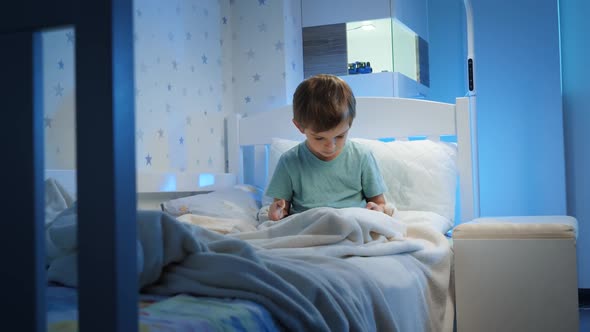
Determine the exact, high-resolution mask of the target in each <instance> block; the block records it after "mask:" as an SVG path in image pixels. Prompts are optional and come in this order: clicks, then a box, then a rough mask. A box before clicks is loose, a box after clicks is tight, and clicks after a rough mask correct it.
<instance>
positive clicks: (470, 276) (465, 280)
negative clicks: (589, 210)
mask: <svg viewBox="0 0 590 332" xmlns="http://www.w3.org/2000/svg"><path fill="white" fill-rule="evenodd" d="M576 234H577V220H576V219H575V218H573V217H568V216H536V217H533V216H527V217H500V218H479V219H475V220H473V221H471V222H468V223H464V224H461V225H459V226H457V227H456V228H455V229H454V231H453V250H454V253H455V261H454V277H455V297H456V298H455V301H456V318H457V331H458V332H485V331H494V332H495V331H518V332H526V331H534V332H540V331H551V332H553V331H572V332H578V329H579V316H578V315H579V313H578V282H577V268H576V236H577V235H576Z"/></svg>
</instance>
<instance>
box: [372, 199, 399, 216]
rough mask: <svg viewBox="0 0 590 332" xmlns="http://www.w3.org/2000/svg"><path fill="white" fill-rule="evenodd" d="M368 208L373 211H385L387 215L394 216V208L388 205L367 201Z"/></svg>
mask: <svg viewBox="0 0 590 332" xmlns="http://www.w3.org/2000/svg"><path fill="white" fill-rule="evenodd" d="M366 208H367V209H369V210H373V211H379V212H383V213H385V214H386V215H388V216H391V217H393V212H394V211H393V208H391V207H389V206H387V205H380V204H377V203H375V202H367V206H366Z"/></svg>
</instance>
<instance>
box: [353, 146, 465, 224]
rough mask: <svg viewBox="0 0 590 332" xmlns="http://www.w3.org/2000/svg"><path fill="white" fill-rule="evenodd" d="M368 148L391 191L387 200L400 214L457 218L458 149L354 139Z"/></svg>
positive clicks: (386, 197) (387, 195)
mask: <svg viewBox="0 0 590 332" xmlns="http://www.w3.org/2000/svg"><path fill="white" fill-rule="evenodd" d="M352 140H353V141H357V142H359V143H361V144H364V145H366V146H368V147H369V148H370V149H371V151H372V152H373V155H374V156H375V159H376V160H377V164H378V165H379V168H380V169H381V174H382V175H383V179H384V180H385V183H386V184H387V187H388V188H389V192H387V193H385V199H386V200H387V201H388V202H393V204H394V205H395V206H396V208H397V209H399V210H406V211H408V210H412V211H430V212H435V213H437V214H439V215H441V216H443V217H445V218H447V219H449V220H451V221H452V220H453V219H454V216H455V195H456V190H457V165H456V159H457V146H456V145H455V144H452V143H445V142H435V141H431V140H417V141H393V142H381V141H377V140H368V139H360V138H354V139H352Z"/></svg>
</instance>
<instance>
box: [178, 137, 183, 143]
mask: <svg viewBox="0 0 590 332" xmlns="http://www.w3.org/2000/svg"><path fill="white" fill-rule="evenodd" d="M178 142H179V143H180V145H183V144H184V138H183V137H182V136H180V138H179V139H178Z"/></svg>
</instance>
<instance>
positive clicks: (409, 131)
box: [228, 97, 479, 221]
mask: <svg viewBox="0 0 590 332" xmlns="http://www.w3.org/2000/svg"><path fill="white" fill-rule="evenodd" d="M356 100H357V115H356V118H355V120H354V122H353V125H352V128H351V131H350V134H349V137H351V138H352V137H360V138H368V139H378V138H395V139H402V140H403V139H409V138H410V137H423V136H425V137H426V138H427V139H431V140H435V141H438V140H440V139H441V137H445V136H454V137H456V140H457V149H458V151H457V166H458V173H459V195H460V196H459V197H460V199H459V201H458V204H460V215H461V216H460V218H461V220H460V221H469V220H472V219H473V218H474V217H477V216H478V214H479V193H478V174H477V167H475V165H477V150H476V147H477V145H476V144H475V142H476V135H475V130H474V128H473V123H474V119H475V114H473V112H471V111H470V108H469V98H468V97H462V98H457V99H456V104H449V103H441V102H434V101H428V100H422V99H405V98H391V97H357V99H356ZM292 118H293V113H292V107H291V106H290V105H288V106H285V107H282V108H280V109H276V110H273V111H271V112H260V113H253V114H248V115H247V116H239V115H238V116H237V117H236V118H230V119H229V121H228V165H229V172H230V173H234V174H238V181H239V182H241V183H243V182H246V183H248V184H253V185H257V186H259V187H261V188H264V184H265V183H266V180H267V174H266V173H267V166H266V165H267V163H268V148H267V147H268V146H269V145H270V144H271V141H272V138H275V137H276V138H284V139H292V140H302V139H303V138H304V137H303V135H302V134H301V133H300V132H299V131H298V130H297V129H296V128H295V126H294V125H293V124H292V121H291V120H292ZM246 147H253V149H251V151H249V153H248V154H249V155H248V156H247V155H246V154H247V153H246V152H245V149H246ZM252 155H253V156H252ZM252 167H254V173H251V174H250V175H249V176H250V178H246V177H248V175H245V174H247V173H245V172H246V171H248V170H250V169H251V168H252Z"/></svg>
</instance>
